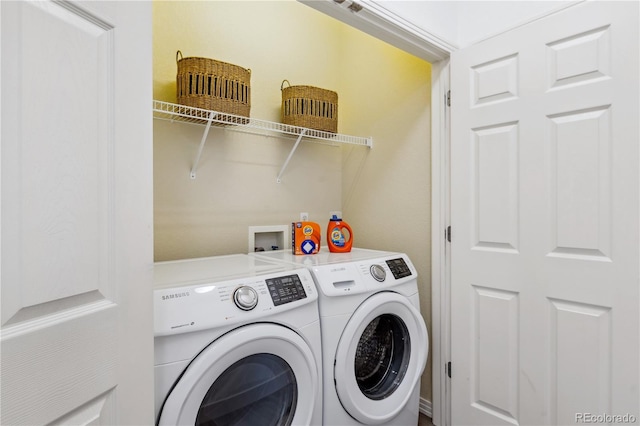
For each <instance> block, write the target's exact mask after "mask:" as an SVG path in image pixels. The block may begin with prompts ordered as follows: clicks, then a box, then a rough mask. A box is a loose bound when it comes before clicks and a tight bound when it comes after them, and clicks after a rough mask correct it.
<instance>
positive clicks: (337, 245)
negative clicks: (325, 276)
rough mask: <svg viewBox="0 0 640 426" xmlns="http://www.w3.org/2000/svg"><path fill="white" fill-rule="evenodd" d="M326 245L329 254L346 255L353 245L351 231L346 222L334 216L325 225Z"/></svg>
mask: <svg viewBox="0 0 640 426" xmlns="http://www.w3.org/2000/svg"><path fill="white" fill-rule="evenodd" d="M327 244H328V245H329V251H330V252H331V253H348V252H350V251H351V246H352V245H353V231H352V230H351V227H350V226H349V224H348V223H347V222H343V221H342V219H340V218H339V217H338V216H336V215H335V214H334V215H332V216H331V219H329V225H327Z"/></svg>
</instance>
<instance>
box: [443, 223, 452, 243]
mask: <svg viewBox="0 0 640 426" xmlns="http://www.w3.org/2000/svg"><path fill="white" fill-rule="evenodd" d="M444 237H445V238H446V239H447V241H449V242H451V226H447V229H445V230H444Z"/></svg>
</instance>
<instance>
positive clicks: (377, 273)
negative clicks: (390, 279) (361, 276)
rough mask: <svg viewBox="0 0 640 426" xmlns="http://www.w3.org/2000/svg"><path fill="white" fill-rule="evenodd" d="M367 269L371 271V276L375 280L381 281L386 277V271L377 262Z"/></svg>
mask: <svg viewBox="0 0 640 426" xmlns="http://www.w3.org/2000/svg"><path fill="white" fill-rule="evenodd" d="M369 271H371V276H372V277H373V278H374V279H375V280H376V281H379V282H382V281H384V280H385V278H387V273H386V272H385V270H384V268H383V267H382V266H380V265H378V264H375V265H371V267H370V268H369Z"/></svg>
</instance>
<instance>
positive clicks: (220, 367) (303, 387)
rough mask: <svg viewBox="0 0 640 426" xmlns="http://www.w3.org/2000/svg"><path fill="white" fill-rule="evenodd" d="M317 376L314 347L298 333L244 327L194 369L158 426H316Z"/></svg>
mask: <svg viewBox="0 0 640 426" xmlns="http://www.w3.org/2000/svg"><path fill="white" fill-rule="evenodd" d="M317 371H318V370H317V363H316V360H315V358H314V355H313V352H312V350H311V349H310V347H309V345H308V344H307V343H306V342H305V341H304V339H303V338H302V337H300V336H299V335H298V334H296V333H295V332H293V331H292V330H290V329H288V328H286V327H283V326H278V325H275V324H253V325H248V326H244V327H241V328H238V329H236V330H234V331H231V332H229V333H227V334H225V335H224V336H222V337H220V338H219V339H217V340H215V341H214V342H213V343H211V344H210V345H209V346H208V347H207V348H205V349H204V350H203V351H202V352H201V353H200V354H199V355H198V356H197V357H196V358H195V359H194V360H193V361H192V362H191V363H190V364H189V366H188V367H187V368H186V370H185V371H184V373H183V374H182V376H181V377H180V378H179V379H178V381H177V383H176V384H175V386H174V388H173V389H172V390H171V392H170V393H169V395H168V397H167V399H166V401H165V403H164V406H163V407H162V410H161V412H160V416H159V420H158V424H159V425H172V426H175V425H212V426H213V425H257V424H259V425H278V426H280V425H290V424H310V422H311V417H312V414H313V410H314V407H315V405H316V398H317V397H318V386H319V382H318V380H319V378H318V372H317Z"/></svg>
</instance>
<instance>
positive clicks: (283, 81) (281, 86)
mask: <svg viewBox="0 0 640 426" xmlns="http://www.w3.org/2000/svg"><path fill="white" fill-rule="evenodd" d="M285 81H286V82H287V84H288V85H289V87H291V83H289V80H282V84H281V85H280V90H282V89H284V83H285Z"/></svg>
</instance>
